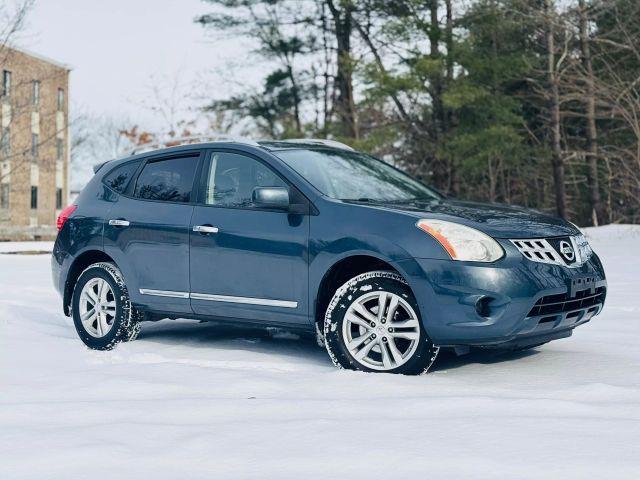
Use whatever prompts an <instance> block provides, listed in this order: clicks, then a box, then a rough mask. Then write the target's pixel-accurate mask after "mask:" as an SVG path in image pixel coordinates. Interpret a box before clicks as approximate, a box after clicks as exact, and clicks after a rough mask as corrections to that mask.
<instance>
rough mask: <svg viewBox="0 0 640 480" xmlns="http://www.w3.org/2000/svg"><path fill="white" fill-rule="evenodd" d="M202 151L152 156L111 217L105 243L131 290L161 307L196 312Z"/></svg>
mask: <svg viewBox="0 0 640 480" xmlns="http://www.w3.org/2000/svg"><path fill="white" fill-rule="evenodd" d="M200 156H201V153H200V152H199V151H197V152H189V153H187V154H184V155H173V156H161V157H156V158H152V159H150V160H148V161H146V162H145V163H144V164H143V165H142V166H141V170H140V172H139V174H138V176H137V179H136V180H135V181H134V182H133V184H132V185H130V186H129V187H128V188H127V191H126V193H125V194H121V195H119V196H117V198H116V200H115V201H114V204H113V206H112V208H111V209H110V212H109V215H108V221H107V222H105V231H104V248H105V252H106V253H107V254H108V255H110V256H111V257H112V258H113V259H114V260H115V261H116V263H117V264H118V266H119V267H120V269H121V270H122V272H123V275H124V276H125V280H126V282H127V287H128V289H129V294H130V296H131V298H132V300H133V302H134V303H139V304H142V305H145V306H147V307H150V308H151V309H153V310H156V311H160V312H171V313H191V304H190V302H189V230H190V228H189V227H190V221H191V216H192V214H193V208H194V200H195V195H196V194H197V192H196V191H195V189H197V186H198V184H199V182H198V181H196V178H197V177H196V171H197V170H198V167H199V162H200Z"/></svg>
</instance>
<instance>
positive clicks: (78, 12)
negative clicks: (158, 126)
mask: <svg viewBox="0 0 640 480" xmlns="http://www.w3.org/2000/svg"><path fill="white" fill-rule="evenodd" d="M209 11H211V6H210V5H208V4H206V3H204V2H202V1H201V0H128V1H127V0H109V1H100V0H37V3H36V6H35V8H34V10H33V11H32V12H31V14H30V16H29V18H28V22H27V28H26V30H25V32H23V33H22V34H21V36H20V37H19V38H18V39H17V42H16V43H17V44H18V46H21V47H24V48H27V49H29V50H32V51H34V52H36V53H39V54H42V55H45V56H48V57H51V58H53V59H55V60H57V61H59V62H62V63H67V64H70V66H71V67H72V73H71V87H70V100H71V103H72V108H76V109H77V108H79V109H81V110H82V111H87V112H90V113H92V114H97V115H100V114H103V113H104V114H108V115H110V116H113V117H124V118H127V119H129V120H130V121H131V122H132V123H140V124H142V125H150V124H151V125H150V126H151V128H153V125H152V124H153V123H154V122H155V121H156V120H155V119H154V118H152V116H151V114H150V113H149V112H148V111H146V110H145V109H143V108H141V103H142V102H143V101H144V99H145V97H146V98H147V100H148V98H149V85H150V83H151V79H152V78H156V79H158V78H163V77H164V78H166V79H169V80H167V81H168V82H170V81H172V80H171V79H174V78H176V76H177V75H179V78H180V83H181V84H182V85H183V86H184V88H185V89H186V90H190V89H191V90H196V89H198V90H199V91H202V92H204V93H205V94H206V92H207V91H208V89H211V92H212V94H211V97H214V96H222V95H223V94H224V93H223V92H221V91H220V89H230V88H234V87H235V86H237V84H236V83H235V82H233V81H232V80H231V79H230V76H229V75H228V74H226V75H225V70H226V69H227V67H226V65H227V64H228V62H229V61H230V60H233V61H236V62H237V63H238V64H240V65H241V64H242V63H245V62H244V61H243V59H245V58H246V55H247V52H248V51H249V50H250V45H248V44H246V43H244V44H243V43H241V42H240V41H239V40H238V39H231V38H227V39H221V38H220V36H218V38H212V36H211V35H210V34H207V33H206V32H205V29H203V28H202V27H201V26H200V25H198V24H195V23H194V22H193V19H194V17H196V16H197V15H198V14H201V13H206V12H209ZM251 61H255V58H253V57H252V60H251ZM247 63H249V62H247ZM254 71H255V70H254ZM231 77H232V78H233V76H231ZM225 78H226V80H225ZM205 79H206V80H205ZM252 80H254V81H255V83H257V78H255V79H251V78H250V79H247V77H246V76H244V77H243V82H245V83H246V82H247V81H248V82H251V81H252ZM205 82H206V83H205ZM196 85H197V86H196ZM212 85H215V88H212ZM192 86H193V87H194V88H191V87H192Z"/></svg>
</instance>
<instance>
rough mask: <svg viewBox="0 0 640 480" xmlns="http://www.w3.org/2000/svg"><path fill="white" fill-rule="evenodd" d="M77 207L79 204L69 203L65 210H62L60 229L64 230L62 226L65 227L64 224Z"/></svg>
mask: <svg viewBox="0 0 640 480" xmlns="http://www.w3.org/2000/svg"><path fill="white" fill-rule="evenodd" d="M76 208H78V206H77V205H69V206H68V207H66V208H65V209H64V210H62V211H61V212H60V215H58V222H57V225H58V231H60V230H62V227H64V224H65V222H66V221H67V220H69V217H70V216H71V215H72V214H73V212H75V211H76Z"/></svg>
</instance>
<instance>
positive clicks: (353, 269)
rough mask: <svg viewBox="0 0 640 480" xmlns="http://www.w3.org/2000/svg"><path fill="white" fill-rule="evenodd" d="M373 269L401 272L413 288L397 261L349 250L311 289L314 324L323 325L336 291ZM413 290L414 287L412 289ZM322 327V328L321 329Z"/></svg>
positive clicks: (375, 254)
mask: <svg viewBox="0 0 640 480" xmlns="http://www.w3.org/2000/svg"><path fill="white" fill-rule="evenodd" d="M373 270H387V271H392V272H395V273H397V274H399V275H400V276H401V277H402V278H403V279H404V280H405V281H406V282H407V284H408V285H409V288H411V283H410V278H409V276H408V275H407V272H405V271H404V268H402V267H401V266H400V265H398V263H397V262H394V261H393V260H391V259H389V258H385V257H383V256H382V255H380V254H378V253H376V252H370V251H357V252H348V253H344V254H343V255H341V256H340V258H339V259H336V260H335V261H334V262H333V263H332V264H331V265H329V266H328V267H327V268H325V269H324V273H323V274H322V276H321V278H320V280H319V282H318V283H317V286H316V287H315V288H313V289H312V290H311V292H312V294H313V295H314V298H312V299H311V305H312V308H313V314H312V320H313V322H314V326H316V325H317V326H320V327H321V326H322V323H323V322H324V313H325V311H326V309H327V307H328V306H329V302H330V301H331V298H332V297H333V295H334V294H335V291H336V290H337V289H338V288H339V287H340V286H342V285H344V284H345V283H346V282H347V281H349V280H350V279H352V278H353V277H355V276H357V275H360V274H361V273H365V272H369V271H373ZM412 290H413V289H412ZM321 330H322V329H320V331H321Z"/></svg>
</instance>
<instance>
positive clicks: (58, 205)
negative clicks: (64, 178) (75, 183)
mask: <svg viewBox="0 0 640 480" xmlns="http://www.w3.org/2000/svg"><path fill="white" fill-rule="evenodd" d="M61 208H62V189H61V188H56V210H60V209H61Z"/></svg>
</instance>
